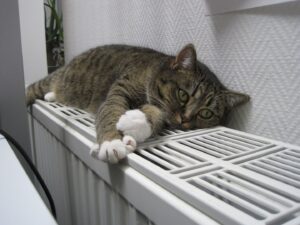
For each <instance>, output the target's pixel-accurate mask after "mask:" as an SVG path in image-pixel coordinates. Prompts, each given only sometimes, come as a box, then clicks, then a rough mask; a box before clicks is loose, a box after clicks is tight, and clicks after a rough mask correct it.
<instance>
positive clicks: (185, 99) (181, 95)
mask: <svg viewBox="0 0 300 225" xmlns="http://www.w3.org/2000/svg"><path fill="white" fill-rule="evenodd" d="M177 97H178V99H179V101H180V102H181V103H183V104H185V103H187V102H188V100H189V95H188V93H186V92H185V91H184V90H182V89H178V91H177Z"/></svg>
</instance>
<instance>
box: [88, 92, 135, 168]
mask: <svg viewBox="0 0 300 225" xmlns="http://www.w3.org/2000/svg"><path fill="white" fill-rule="evenodd" d="M128 108H129V106H128V103H127V99H126V98H125V97H124V96H122V94H120V93H118V94H111V95H110V96H108V97H107V99H106V101H105V102H104V103H103V105H102V106H101V107H100V108H99V110H98V113H97V114H96V121H95V122H96V133H97V142H98V144H95V145H94V146H92V148H91V155H92V156H94V157H95V158H98V159H100V160H103V161H106V162H109V163H117V162H119V161H120V160H121V159H123V158H125V157H126V155H127V154H129V153H130V152H132V151H134V150H135V149H136V140H135V139H134V138H133V137H131V136H130V135H123V134H122V133H121V132H120V131H118V130H117V128H116V123H117V122H118V120H119V118H120V116H121V115H122V114H124V113H125V112H126V110H128Z"/></svg>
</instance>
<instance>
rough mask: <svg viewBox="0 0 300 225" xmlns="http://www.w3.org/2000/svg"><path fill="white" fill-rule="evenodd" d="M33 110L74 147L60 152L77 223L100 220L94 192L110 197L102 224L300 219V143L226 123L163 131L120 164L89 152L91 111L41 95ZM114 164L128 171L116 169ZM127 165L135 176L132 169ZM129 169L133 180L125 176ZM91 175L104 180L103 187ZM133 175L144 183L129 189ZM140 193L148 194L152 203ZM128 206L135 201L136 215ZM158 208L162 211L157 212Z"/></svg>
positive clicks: (62, 140)
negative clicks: (46, 99)
mask: <svg viewBox="0 0 300 225" xmlns="http://www.w3.org/2000/svg"><path fill="white" fill-rule="evenodd" d="M34 109H35V110H36V111H34V113H33V114H34V115H35V116H37V119H38V120H39V122H41V123H43V124H44V126H45V127H47V128H49V129H50V130H51V132H52V133H53V134H55V136H56V138H57V140H59V142H60V143H64V144H62V145H64V146H68V147H65V148H66V150H68V152H69V153H68V154H67V155H66V156H64V155H62V156H60V158H63V157H65V158H67V159H66V163H62V166H60V168H63V167H64V166H66V170H67V171H68V172H66V176H67V177H68V186H69V187H68V188H70V186H72V187H74V189H73V190H68V193H69V195H70V196H69V198H70V201H71V202H70V205H71V209H72V213H73V214H74V215H76V218H75V220H76V222H75V223H76V224H82V223H87V224H92V223H95V222H96V223H97V222H98V220H99V219H98V220H97V218H98V217H97V216H95V213H92V215H89V213H91V211H93V210H95V209H94V208H93V205H96V203H95V202H97V201H95V200H94V199H95V196H96V198H97V199H100V200H99V202H102V203H103V202H104V203H105V206H104V205H103V204H100V205H98V208H99V209H101V210H100V211H101V212H100V215H101V216H100V220H101V221H103V223H104V224H105V223H107V224H120V223H122V224H124V222H122V221H132V220H134V221H137V216H134V217H133V219H132V217H131V216H130V215H142V214H145V215H147V218H148V219H146V221H147V220H149V221H147V222H148V223H150V221H155V223H157V224H158V222H159V224H174V223H176V224H218V223H222V224H230V225H231V224H235V225H239V224H241V223H242V224H247V225H252V224H269V225H277V224H297V223H298V222H299V221H300V213H299V212H300V197H299V196H300V167H299V159H300V148H299V147H298V146H294V145H290V144H287V143H283V142H278V141H274V140H270V139H266V138H263V137H258V136H255V135H252V134H247V133H244V132H240V131H235V130H232V129H228V128H225V127H216V128H211V129H202V130H194V131H186V132H182V131H177V130H175V131H164V132H162V133H161V134H160V135H159V136H158V137H156V138H153V139H150V140H148V141H147V142H145V143H143V144H140V145H139V146H138V149H137V150H136V151H135V152H134V153H133V154H129V155H128V157H127V159H126V160H125V161H123V162H122V163H121V164H119V165H117V166H109V165H107V164H105V163H103V162H100V161H97V160H95V159H92V158H91V157H90V156H89V154H88V151H89V148H90V147H91V146H92V144H93V142H94V141H95V131H94V125H93V117H91V115H89V114H87V113H84V112H82V111H77V110H76V109H73V108H69V107H65V106H63V105H61V104H57V103H45V102H41V101H38V104H37V105H36V106H35V108H34ZM49 118H51V119H49ZM37 137H38V136H37ZM39 138H40V137H39ZM40 147H42V146H40ZM57 149H59V147H57ZM58 154H59V153H58ZM60 154H61V153H60ZM69 154H71V156H69ZM37 158H38V157H37ZM52 160H54V161H55V160H56V161H57V162H59V160H60V159H55V157H53V159H52ZM49 168H51V167H49ZM113 168H115V169H116V168H119V169H121V170H122V171H123V172H122V173H118V172H117V173H116V170H114V169H113ZM89 170H90V171H89ZM128 170H130V171H131V173H134V174H135V175H133V174H131V175H130V173H127V174H126V171H127V172H128ZM114 171H115V172H114ZM136 172H138V174H137V173H136ZM94 173H95V174H94ZM93 174H94V175H93ZM141 174H142V176H140V175H141ZM128 175H129V178H130V177H131V178H130V179H128V180H127V178H128ZM132 175H133V176H132ZM93 176H100V177H101V179H102V180H103V184H101V185H100V187H98V186H97V181H96V180H97V179H91V177H93ZM135 176H140V178H139V179H141V180H143V182H141V180H139V179H135V182H136V183H139V188H136V187H134V186H133V187H131V188H133V189H134V191H133V190H129V189H128V187H127V186H131V180H132V179H133V177H135ZM49 177H51V174H50V175H49ZM90 179H91V180H90ZM94 180H95V181H96V183H94ZM150 181H151V182H155V183H156V184H157V185H158V186H159V187H157V186H156V187H153V186H151V185H150V186H151V188H149V187H148V186H147V184H146V183H148V182H150ZM108 184H109V185H108ZM148 184H150V183H148ZM111 187H114V188H113V189H115V190H117V191H116V192H114V191H111ZM157 188H159V190H160V191H157ZM86 189H89V190H91V191H90V193H92V194H90V193H86ZM94 191H95V192H96V193H94ZM111 192H113V193H115V195H114V194H112V193H111ZM93 193H94V194H93ZM105 193H109V194H105ZM117 193H118V194H117ZM120 193H122V195H119V194H120ZM136 193H142V195H140V196H143V195H147V198H145V200H146V201H143V200H144V199H143V198H139V197H137V196H136V195H135V194H136ZM121 196H123V197H121ZM86 199H88V200H86ZM116 199H117V200H116ZM125 199H126V200H125ZM181 201H183V202H181ZM128 202H131V203H128ZM148 202H149V204H147V203H148ZM175 202H176V203H175ZM124 204H125V205H126V204H127V205H126V207H125V208H124V207H123V205H124ZM73 205H75V207H72V206H73ZM128 205H132V206H133V205H134V207H133V209H134V210H135V211H134V213H133V212H132V210H128ZM160 207H162V208H163V210H158V208H160ZM136 208H138V210H137V209H136ZM115 210H116V211H118V212H119V211H120V212H119V213H118V215H117V216H113V215H112V212H113V211H115ZM102 212H103V213H102ZM166 212H169V214H168V213H166ZM132 213H133V214H132ZM166 215H168V216H166ZM169 215H172V216H169ZM142 218H144V217H142ZM150 218H151V219H150ZM78 221H79V222H78Z"/></svg>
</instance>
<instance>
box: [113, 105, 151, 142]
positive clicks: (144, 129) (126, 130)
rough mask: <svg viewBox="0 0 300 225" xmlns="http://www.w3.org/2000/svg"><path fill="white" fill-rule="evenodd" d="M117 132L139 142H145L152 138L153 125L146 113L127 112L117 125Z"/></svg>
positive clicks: (135, 110) (138, 111) (136, 110)
mask: <svg viewBox="0 0 300 225" xmlns="http://www.w3.org/2000/svg"><path fill="white" fill-rule="evenodd" d="M116 127H117V130H119V131H122V132H123V134H124V135H129V136H131V137H133V138H134V139H135V140H136V141H137V142H143V141H145V140H146V139H147V138H148V137H150V136H151V133H152V131H151V125H150V123H149V122H148V121H147V118H146V115H145V113H143V112H142V111H141V110H139V109H134V110H128V111H126V112H125V113H124V114H123V115H122V116H121V117H120V119H119V121H118V123H117V124H116Z"/></svg>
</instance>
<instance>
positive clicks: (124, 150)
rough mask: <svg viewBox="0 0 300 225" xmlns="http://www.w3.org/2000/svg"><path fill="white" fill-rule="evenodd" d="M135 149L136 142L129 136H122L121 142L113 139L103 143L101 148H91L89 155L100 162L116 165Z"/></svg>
mask: <svg viewBox="0 0 300 225" xmlns="http://www.w3.org/2000/svg"><path fill="white" fill-rule="evenodd" d="M135 149H136V141H135V140H134V139H133V138H132V137H130V136H124V137H123V139H122V140H120V139H114V140H112V141H104V142H103V143H102V144H101V146H100V145H99V144H95V145H94V146H92V148H91V151H90V154H91V155H92V156H93V157H95V158H97V159H100V160H103V161H105V162H109V163H117V162H119V161H120V160H121V159H123V158H125V157H126V156H127V155H128V154H129V153H131V152H133V151H134V150H135Z"/></svg>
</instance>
